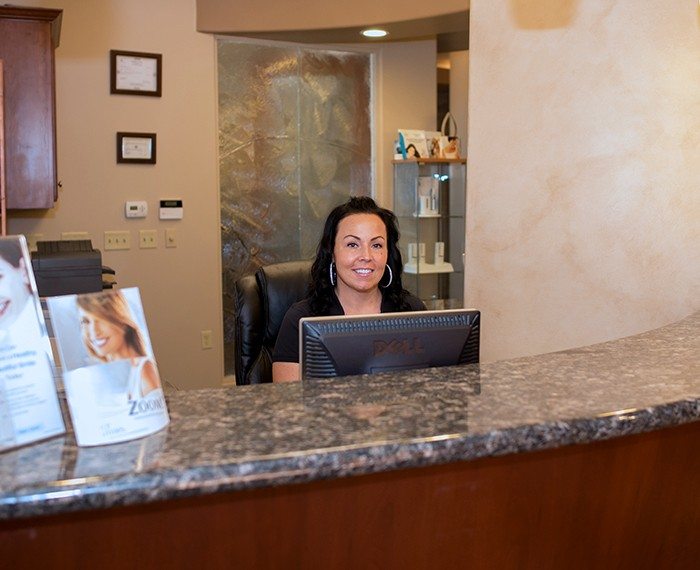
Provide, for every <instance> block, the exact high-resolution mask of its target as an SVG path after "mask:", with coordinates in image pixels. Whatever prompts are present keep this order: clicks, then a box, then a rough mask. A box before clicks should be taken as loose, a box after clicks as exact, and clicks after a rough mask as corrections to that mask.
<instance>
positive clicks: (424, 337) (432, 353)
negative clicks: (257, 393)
mask: <svg viewBox="0 0 700 570" xmlns="http://www.w3.org/2000/svg"><path fill="white" fill-rule="evenodd" d="M479 329H480V312H479V311H477V310H474V309H455V310H449V311H416V312H408V313H384V314H381V315H363V316H341V317H307V318H303V319H301V320H300V321H299V356H300V367H301V377H302V379H307V378H328V377H332V376H348V375H353V374H372V373H374V372H383V371H389V370H405V369H410V368H428V367H433V366H449V365H455V364H471V363H476V362H479Z"/></svg>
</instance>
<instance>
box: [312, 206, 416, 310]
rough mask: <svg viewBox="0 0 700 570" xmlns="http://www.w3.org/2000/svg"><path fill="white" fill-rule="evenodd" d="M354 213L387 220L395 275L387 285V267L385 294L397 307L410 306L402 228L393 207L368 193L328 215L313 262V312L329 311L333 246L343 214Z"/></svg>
mask: <svg viewBox="0 0 700 570" xmlns="http://www.w3.org/2000/svg"><path fill="white" fill-rule="evenodd" d="M352 214H374V215H375V216H379V218H380V219H381V220H382V222H384V227H385V228H386V237H387V260H386V262H387V265H388V266H389V267H391V272H392V275H393V279H392V280H391V283H390V284H389V286H388V287H386V286H382V283H387V282H388V281H389V272H388V271H387V270H386V269H385V270H384V275H383V276H382V279H381V281H380V289H379V290H380V291H381V292H382V296H383V297H384V298H386V299H388V300H389V301H391V302H392V303H393V304H394V305H395V306H396V307H398V308H399V309H398V310H402V311H403V310H406V311H408V310H410V305H408V303H407V301H406V297H407V296H408V294H409V293H408V291H406V290H405V289H404V288H403V285H402V284H401V273H402V271H403V261H402V260H401V252H400V251H399V247H398V243H399V228H398V221H397V219H396V216H395V215H394V213H393V212H392V211H391V210H387V209H386V208H380V207H379V206H378V205H377V203H376V202H375V201H374V200H372V198H370V197H369V196H353V197H351V198H350V199H349V200H348V201H347V202H345V203H343V204H340V205H339V206H336V207H335V208H333V210H331V213H330V214H328V217H327V218H326V223H325V225H324V227H323V234H322V235H321V239H320V241H319V242H318V247H317V248H316V259H314V262H313V265H312V266H311V283H310V284H309V304H310V306H311V313H312V314H313V315H319V316H320V315H327V314H328V311H329V309H330V306H331V299H333V295H334V292H333V289H334V287H333V285H332V284H331V280H330V273H329V268H330V265H331V262H332V261H333V248H334V247H335V236H336V234H337V233H338V225H339V224H340V221H341V220H342V219H343V218H347V217H348V216H350V215H352Z"/></svg>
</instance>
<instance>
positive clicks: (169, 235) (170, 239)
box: [165, 228, 177, 247]
mask: <svg viewBox="0 0 700 570" xmlns="http://www.w3.org/2000/svg"><path fill="white" fill-rule="evenodd" d="M165 247H177V234H176V233H175V228H168V229H167V230H165Z"/></svg>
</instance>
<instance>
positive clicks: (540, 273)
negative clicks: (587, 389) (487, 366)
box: [466, 0, 700, 361]
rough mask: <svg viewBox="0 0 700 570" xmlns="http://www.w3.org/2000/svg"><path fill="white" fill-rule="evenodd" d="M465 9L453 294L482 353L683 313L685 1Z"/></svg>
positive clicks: (699, 47) (689, 63) (695, 260)
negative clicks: (464, 199)
mask: <svg viewBox="0 0 700 570" xmlns="http://www.w3.org/2000/svg"><path fill="white" fill-rule="evenodd" d="M471 10H472V11H471V28H470V60H469V61H470V92H469V126H470V132H469V169H468V171H469V172H468V183H467V186H468V189H469V193H468V222H467V223H468V230H467V241H468V245H467V267H468V274H467V287H466V298H467V300H468V303H469V304H470V305H473V306H476V307H479V308H480V309H482V311H483V332H484V336H483V357H484V360H487V361H488V360H495V359H502V358H508V357H511V356H516V355H523V354H534V353H542V352H547V351H552V350H558V349H563V348H566V347H574V346H581V345H586V344H590V343H594V342H598V341H603V340H606V339H611V338H615V337H620V336H624V335H629V334H633V333H636V332H639V331H643V330H647V329H651V328H654V327H657V326H660V325H663V324H665V323H668V322H671V321H674V320H676V319H678V318H680V317H683V316H685V315H687V314H689V313H691V312H693V311H694V310H696V309H698V308H699V307H700V295H699V293H700V290H699V283H700V259H699V257H698V256H699V252H700V248H699V247H698V243H700V233H699V232H700V202H699V200H700V198H699V196H700V193H699V192H698V180H700V89H698V81H699V78H700V27H699V22H700V14H699V13H698V10H699V9H698V3H697V2H695V1H694V0H693V1H691V0H645V1H644V2H639V1H638V0H600V1H597V2H589V1H584V0H580V1H578V0H561V1H559V0H558V1H556V2H554V1H553V0H552V1H550V0H543V1H542V2H532V1H530V0H499V1H493V0H473V1H472V2H471Z"/></svg>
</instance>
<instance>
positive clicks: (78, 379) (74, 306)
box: [47, 287, 170, 446]
mask: <svg viewBox="0 0 700 570" xmlns="http://www.w3.org/2000/svg"><path fill="white" fill-rule="evenodd" d="M47 302H48V307H49V312H50V314H51V321H52V324H53V329H54V332H55V334H56V343H57V345H58V349H59V352H60V355H61V362H62V365H63V384H64V386H65V387H66V395H67V399H68V407H69V409H70V414H71V419H72V421H73V428H74V430H75V437H76V441H77V443H78V445H83V446H87V445H101V444H105V443H116V442H120V441H127V440H130V439H135V438H138V437H143V436H145V435H149V434H152V433H154V432H157V431H158V430H160V429H162V428H164V427H165V426H166V425H168V423H169V421H170V420H169V417H168V410H167V406H166V403H165V396H164V394H163V389H162V386H161V381H160V376H159V374H158V367H157V365H156V362H155V359H154V357H153V350H152V348H151V343H150V339H149V336H148V329H147V327H146V319H145V316H144V314H143V307H142V305H141V297H140V295H139V290H138V289H137V288H135V287H134V288H129V289H121V290H118V289H110V290H105V291H102V292H99V293H87V294H83V295H66V296H61V297H51V298H49V299H48V301H47Z"/></svg>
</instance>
